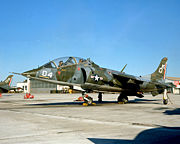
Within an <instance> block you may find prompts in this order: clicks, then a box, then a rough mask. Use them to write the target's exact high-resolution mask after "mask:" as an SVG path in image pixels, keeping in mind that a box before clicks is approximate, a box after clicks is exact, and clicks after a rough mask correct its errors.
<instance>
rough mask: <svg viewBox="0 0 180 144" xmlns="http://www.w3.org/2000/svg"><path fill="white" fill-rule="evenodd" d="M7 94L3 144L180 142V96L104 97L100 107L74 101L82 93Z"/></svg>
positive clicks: (1, 103) (0, 118) (1, 118)
mask: <svg viewBox="0 0 180 144" xmlns="http://www.w3.org/2000/svg"><path fill="white" fill-rule="evenodd" d="M34 96H35V98H34V99H24V94H2V97H1V98H0V143H1V144H9V143H10V144H41V143H42V144H51V143H53V144H61V143H65V144H93V143H94V144H101V143H102V144H115V143H122V144H131V143H145V144H146V143H148V144H149V143H163V144H164V143H180V95H173V94H169V97H170V100H171V103H169V104H168V105H163V104H162V95H158V96H156V97H152V96H151V95H149V94H148V95H145V97H144V98H142V99H140V98H136V97H129V103H128V104H117V102H116V99H117V97H118V94H104V95H103V102H102V103H98V102H97V97H98V96H97V94H94V93H93V94H89V96H91V97H93V99H94V101H95V103H96V106H82V102H74V101H73V100H75V99H77V98H78V97H79V96H81V94H34Z"/></svg>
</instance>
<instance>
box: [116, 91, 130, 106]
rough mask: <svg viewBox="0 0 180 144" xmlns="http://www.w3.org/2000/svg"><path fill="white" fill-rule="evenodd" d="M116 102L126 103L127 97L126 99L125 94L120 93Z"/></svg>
mask: <svg viewBox="0 0 180 144" xmlns="http://www.w3.org/2000/svg"><path fill="white" fill-rule="evenodd" d="M117 101H118V103H119V104H125V103H127V102H128V97H127V95H126V94H123V93H121V94H120V95H119V96H118V98H117Z"/></svg>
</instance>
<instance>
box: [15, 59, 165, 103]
mask: <svg viewBox="0 0 180 144" xmlns="http://www.w3.org/2000/svg"><path fill="white" fill-rule="evenodd" d="M166 62H167V58H166V57H165V58H163V59H162V60H161V63H160V64H159V66H158V68H157V70H156V71H155V72H154V73H152V74H151V75H147V76H140V77H137V76H133V75H129V74H126V73H124V72H123V70H124V68H123V70H122V71H121V72H120V71H115V70H111V69H107V68H102V67H100V66H99V65H97V64H95V63H94V62H93V61H91V60H90V59H83V58H78V57H63V58H58V59H55V60H52V61H50V62H48V63H46V64H44V65H43V66H41V67H39V68H36V69H33V70H29V71H26V72H23V73H15V74H20V75H23V76H25V77H28V78H30V79H34V80H39V81H44V82H49V83H54V84H59V85H65V86H70V87H72V88H73V87H74V86H79V87H81V88H82V92H83V99H84V100H85V102H86V103H87V104H92V102H93V99H92V98H91V97H89V96H85V95H84V92H88V91H96V92H98V93H99V96H98V98H99V101H102V92H119V93H120V95H119V97H118V99H117V101H118V102H122V103H127V102H128V96H136V97H139V98H142V97H143V93H149V92H150V93H151V94H152V95H153V96H156V95H158V94H161V93H163V92H164V97H163V98H164V101H163V102H164V104H167V102H168V99H167V95H166V93H167V90H166V89H167V88H169V85H168V84H166V83H165V82H164V79H165V73H166Z"/></svg>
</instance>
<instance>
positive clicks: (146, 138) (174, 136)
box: [88, 127, 180, 144]
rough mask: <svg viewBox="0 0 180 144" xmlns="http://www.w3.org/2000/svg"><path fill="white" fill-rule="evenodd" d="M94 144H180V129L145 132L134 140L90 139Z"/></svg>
mask: <svg viewBox="0 0 180 144" xmlns="http://www.w3.org/2000/svg"><path fill="white" fill-rule="evenodd" d="M88 140H90V141H91V142H93V143H94V144H140V143H142V144H179V143H180V127H159V128H153V129H148V130H144V131H142V132H141V133H139V134H138V135H137V136H136V137H135V138H134V139H133V140H124V139H103V138H88Z"/></svg>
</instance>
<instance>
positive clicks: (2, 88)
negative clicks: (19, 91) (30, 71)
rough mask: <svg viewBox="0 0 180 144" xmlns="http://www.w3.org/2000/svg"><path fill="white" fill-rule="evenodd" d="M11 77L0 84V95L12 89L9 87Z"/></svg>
mask: <svg viewBox="0 0 180 144" xmlns="http://www.w3.org/2000/svg"><path fill="white" fill-rule="evenodd" d="M12 77H13V75H9V76H8V77H7V78H6V79H5V80H4V81H2V82H0V93H6V92H8V91H9V90H11V89H12V88H11V87H10V84H11V81H12Z"/></svg>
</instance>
